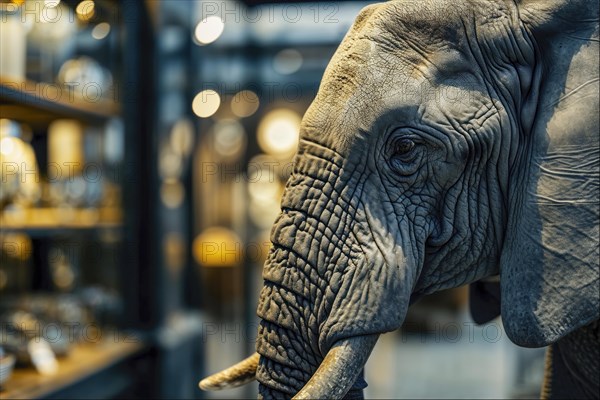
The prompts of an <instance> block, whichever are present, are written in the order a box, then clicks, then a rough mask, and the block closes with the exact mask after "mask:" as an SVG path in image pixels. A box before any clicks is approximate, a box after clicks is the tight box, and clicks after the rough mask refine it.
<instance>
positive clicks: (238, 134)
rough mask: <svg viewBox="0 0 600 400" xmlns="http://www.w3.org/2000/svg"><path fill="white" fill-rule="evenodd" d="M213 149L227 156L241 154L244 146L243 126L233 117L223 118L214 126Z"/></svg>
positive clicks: (233, 156) (244, 134) (234, 156)
mask: <svg viewBox="0 0 600 400" xmlns="http://www.w3.org/2000/svg"><path fill="white" fill-rule="evenodd" d="M214 148H215V151H216V152H217V153H218V154H219V155H221V156H224V157H227V158H236V157H238V156H241V154H242V152H243V151H244V150H245V148H246V132H245V131H244V127H243V126H242V124H240V123H239V122H238V121H236V120H234V119H224V120H221V121H219V122H217V123H216V124H215V126H214Z"/></svg>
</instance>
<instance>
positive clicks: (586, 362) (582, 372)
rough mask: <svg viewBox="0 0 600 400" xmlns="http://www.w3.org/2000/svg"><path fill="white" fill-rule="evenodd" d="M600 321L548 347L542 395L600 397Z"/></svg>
mask: <svg viewBox="0 0 600 400" xmlns="http://www.w3.org/2000/svg"><path fill="white" fill-rule="evenodd" d="M599 339H600V324H599V323H598V320H596V321H595V322H593V323H592V324H590V325H587V326H584V327H583V328H580V329H578V330H576V331H575V332H573V333H571V334H569V335H567V336H565V337H564V338H562V339H561V340H559V341H558V342H556V343H554V344H553V345H552V346H551V347H550V348H549V349H548V359H547V362H546V369H547V370H546V377H545V381H544V387H543V388H542V398H547V399H561V398H598V396H599V394H600V361H599V360H600V340H599Z"/></svg>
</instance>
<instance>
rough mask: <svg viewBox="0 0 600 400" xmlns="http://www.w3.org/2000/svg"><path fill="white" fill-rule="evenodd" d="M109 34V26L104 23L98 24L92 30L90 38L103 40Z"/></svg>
mask: <svg viewBox="0 0 600 400" xmlns="http://www.w3.org/2000/svg"><path fill="white" fill-rule="evenodd" d="M109 33H110V25H109V24H108V23H106V22H100V23H99V24H98V25H96V26H95V27H94V29H92V37H93V38H94V39H97V40H101V39H104V38H105V37H107V36H108V34H109Z"/></svg>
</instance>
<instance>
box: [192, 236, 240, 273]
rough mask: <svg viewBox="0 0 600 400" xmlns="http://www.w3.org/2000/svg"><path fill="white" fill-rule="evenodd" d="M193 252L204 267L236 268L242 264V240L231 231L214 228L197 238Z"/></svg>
mask: <svg viewBox="0 0 600 400" xmlns="http://www.w3.org/2000/svg"><path fill="white" fill-rule="evenodd" d="M192 252H193V254H194V259H195V260H196V261H197V262H198V263H199V264H200V265H202V266H203V267H235V266H238V265H240V264H241V262H242V240H241V239H240V237H239V236H238V235H237V234H236V233H235V232H234V231H232V230H231V229H228V228H224V227H212V228H208V229H205V230H204V231H203V232H201V233H200V234H199V235H198V236H196V238H195V239H194V243H193V245H192Z"/></svg>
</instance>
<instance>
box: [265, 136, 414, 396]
mask: <svg viewBox="0 0 600 400" xmlns="http://www.w3.org/2000/svg"><path fill="white" fill-rule="evenodd" d="M301 149H302V153H303V156H304V157H303V158H302V159H300V160H298V162H297V163H296V167H295V171H294V174H293V175H292V177H291V178H290V180H289V182H288V185H287V187H286V191H285V193H284V196H283V200H282V213H281V214H280V216H279V218H278V219H277V221H276V222H275V225H274V227H273V230H272V233H271V241H272V243H273V247H272V250H271V252H270V254H269V257H268V260H267V262H266V264H265V267H264V269H263V277H264V286H263V289H262V292H261V295H260V300H259V306H258V311H257V313H258V316H259V317H260V318H261V319H262V321H261V324H260V328H259V335H258V342H257V351H258V353H259V354H260V355H261V358H260V361H259V365H258V369H257V379H258V381H259V382H260V387H259V393H260V395H261V396H263V397H265V398H284V397H287V398H289V397H292V396H294V395H295V394H296V393H298V392H299V391H300V390H301V389H302V388H303V387H305V385H306V384H307V382H309V380H310V379H311V377H313V376H314V374H315V372H316V371H317V369H318V368H319V366H320V365H322V364H321V363H322V362H323V360H324V358H325V356H326V355H327V354H328V352H329V351H330V349H332V348H333V347H335V346H338V345H339V343H344V340H351V339H352V338H356V337H370V335H376V334H379V333H381V332H386V331H390V330H393V329H396V328H397V327H398V326H400V324H401V322H402V320H403V318H404V314H405V312H406V309H407V307H408V301H409V297H410V289H411V288H412V286H413V284H414V281H415V279H414V276H415V275H416V273H415V271H414V268H413V267H411V265H412V264H413V263H410V262H407V259H406V257H403V258H402V260H397V259H395V258H394V257H395V256H396V254H395V253H394V252H389V254H388V253H385V254H383V253H382V252H381V250H380V249H381V248H383V247H382V246H378V242H379V241H380V240H382V239H381V238H382V237H383V235H382V234H381V229H382V228H381V227H379V226H377V224H376V223H374V222H373V221H374V220H375V219H374V217H373V216H371V215H369V211H368V209H366V208H365V207H364V206H363V205H362V203H361V201H362V199H364V196H363V195H362V193H363V192H362V190H363V188H362V182H361V181H360V179H358V178H357V176H359V177H360V174H358V173H354V174H351V173H348V172H347V171H348V170H350V168H345V169H342V168H341V166H340V165H339V164H338V162H339V161H338V160H336V159H335V158H334V157H333V158H332V157H331V154H330V153H329V154H324V153H326V152H327V150H326V149H323V148H320V147H318V146H312V145H310V146H304V147H301ZM307 154H308V156H307ZM308 157H311V159H310V162H306V160H307V159H308ZM328 158H330V159H328ZM344 171H346V172H344ZM324 173H327V174H329V176H322V175H323V174H324ZM407 236H408V235H407ZM359 243H361V244H360V245H359ZM407 289H408V290H407ZM349 316H352V317H351V318H350V317H349ZM373 345H374V341H373ZM366 347H368V352H367V353H366V354H367V356H368V354H369V353H370V350H371V348H372V345H369V346H366ZM351 358H352V357H351ZM354 358H356V359H360V357H354ZM354 358H353V359H354ZM365 361H366V357H364V360H363V361H362V362H365ZM331 365H335V363H333V364H330V366H331ZM361 369H362V365H359V366H358V369H355V372H356V374H358V372H360V370H361ZM346 378H347V377H346ZM355 378H356V375H355V376H353V379H355ZM360 382H362V379H361V380H360ZM360 382H358V383H357V387H356V388H357V389H362V386H361V385H360ZM359 386H360V388H359ZM313 389H314V387H313ZM311 390H312V389H311ZM307 393H308V394H309V395H310V394H311V393H312V394H314V393H316V392H313V391H311V392H304V395H306V394H307Z"/></svg>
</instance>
